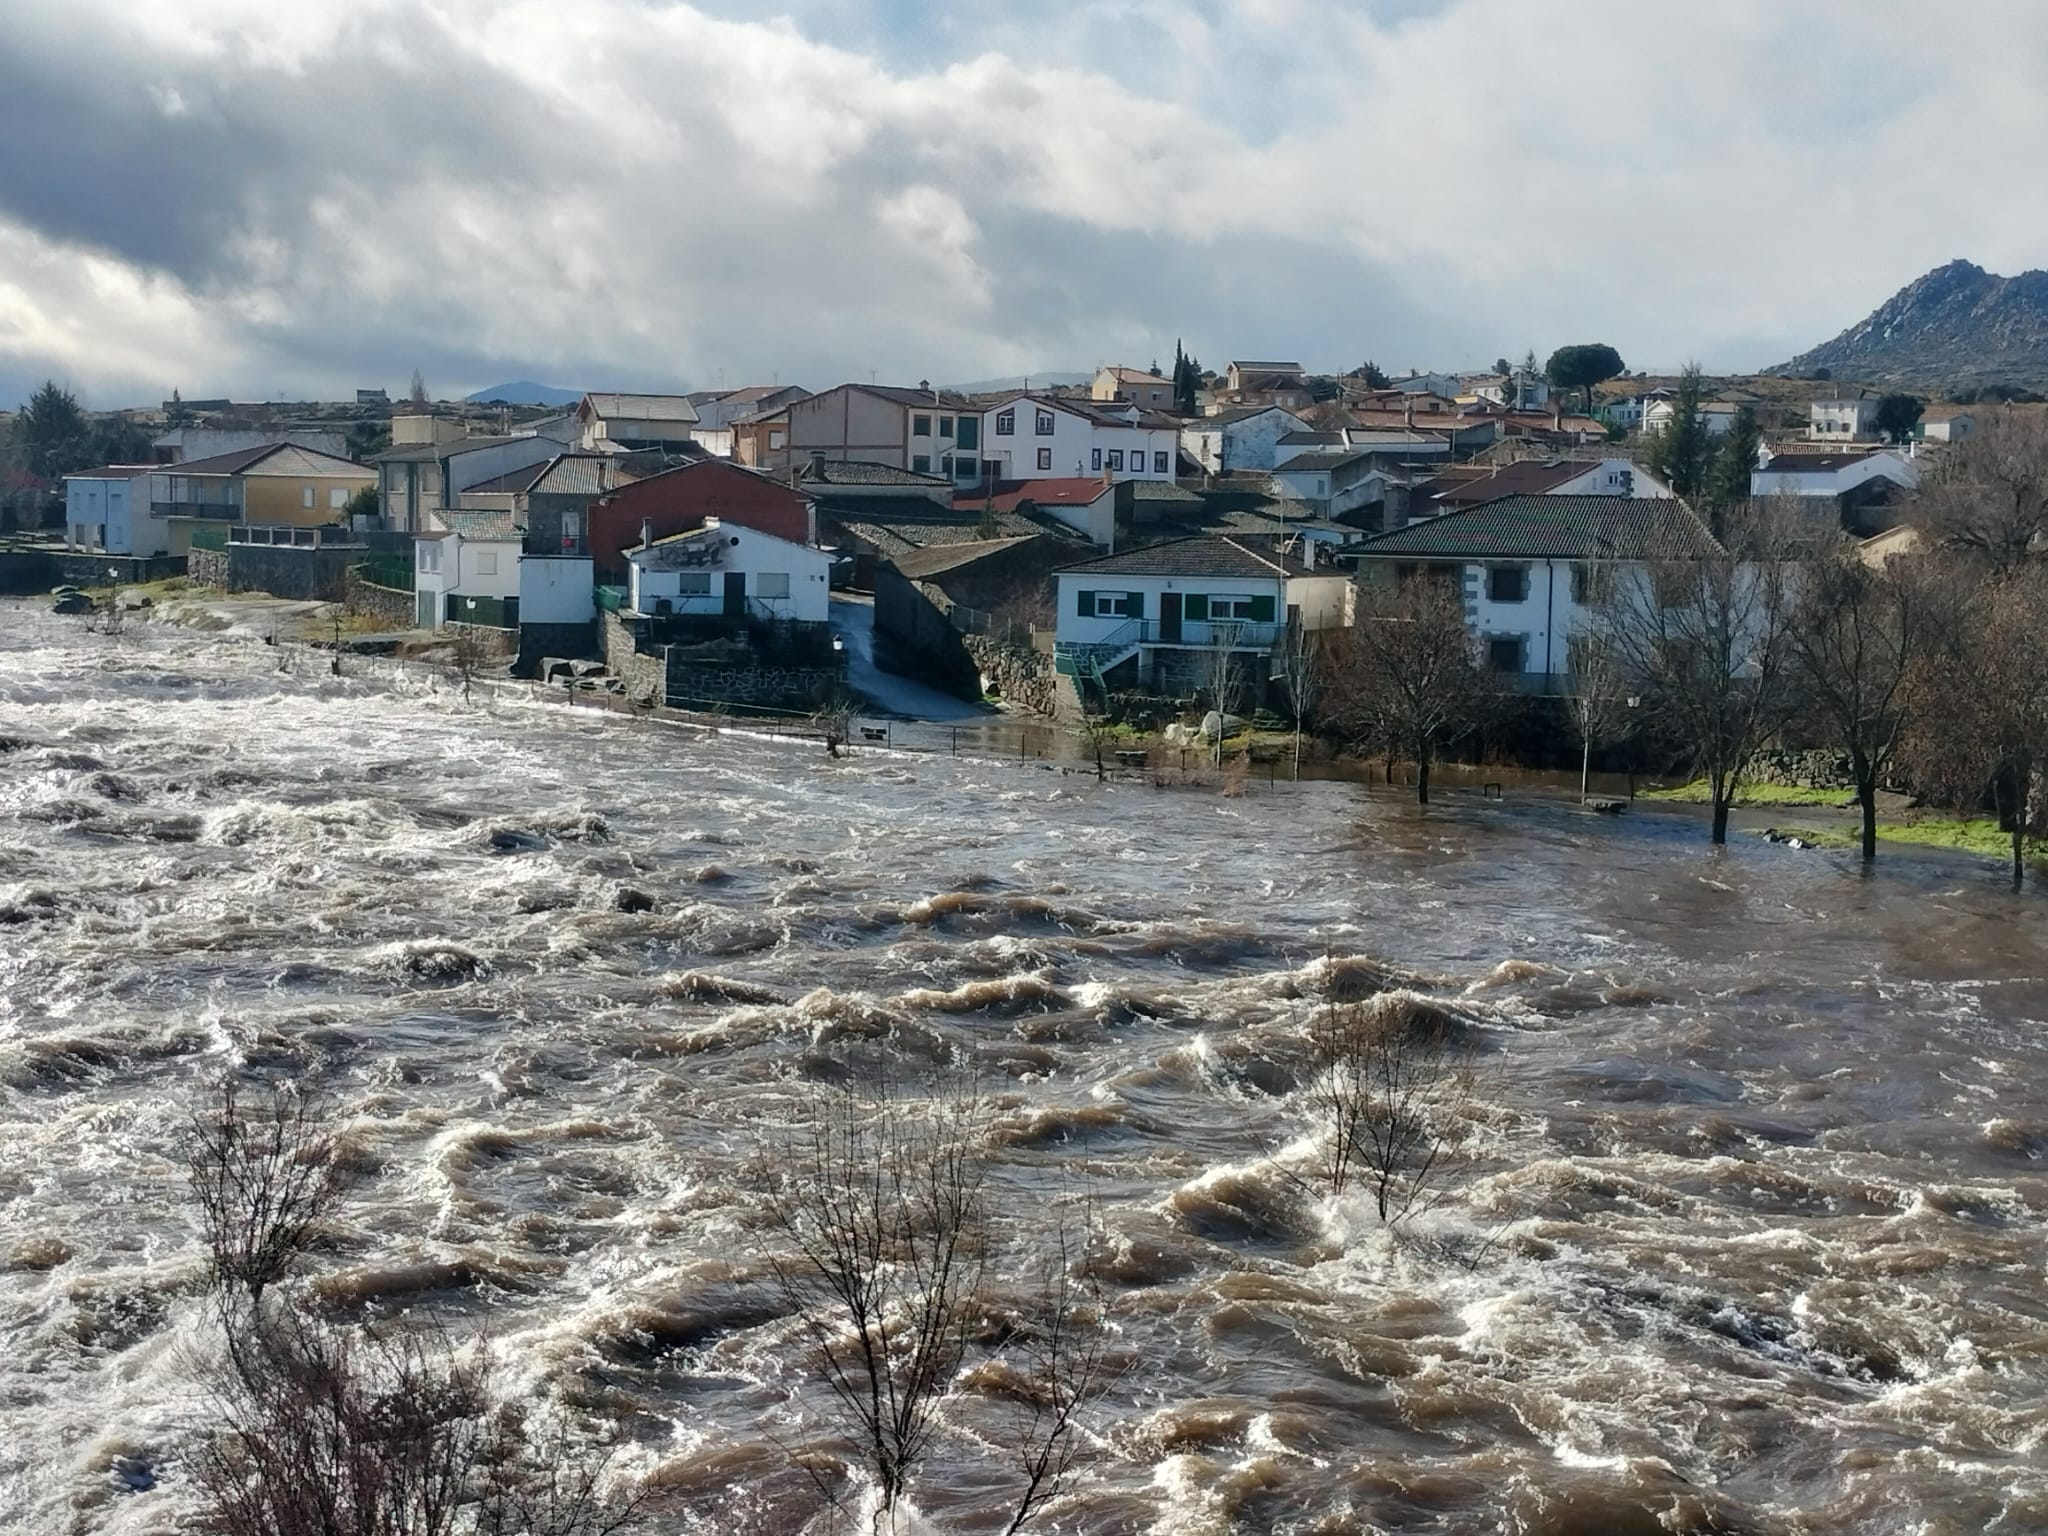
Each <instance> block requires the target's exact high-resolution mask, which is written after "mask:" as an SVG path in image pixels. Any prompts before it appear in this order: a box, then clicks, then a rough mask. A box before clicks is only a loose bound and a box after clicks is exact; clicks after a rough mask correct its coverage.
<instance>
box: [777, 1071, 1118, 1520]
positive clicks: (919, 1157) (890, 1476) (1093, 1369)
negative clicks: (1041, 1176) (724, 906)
mask: <svg viewBox="0 0 2048 1536" xmlns="http://www.w3.org/2000/svg"><path fill="white" fill-rule="evenodd" d="M799 1121H800V1123H799V1124H798V1125H797V1126H796V1127H795V1129H793V1130H792V1131H791V1133H790V1134H789V1135H788V1137H787V1138H786V1139H785V1141H784V1143H783V1145H782V1147H781V1149H780V1157H779V1159H778V1161H777V1166H776V1168H775V1170H774V1172H773V1173H772V1175H771V1177H770V1179H769V1181H768V1188H767V1209H768V1212H769V1215H770V1217H771V1219H772V1220H773V1222H774V1224H775V1226H776V1227H777V1228H778V1229H779V1231H780V1233H781V1235H782V1237H783V1238H784V1240H785V1242H786V1247H785V1248H784V1249H783V1250H782V1251H780V1252H778V1253H776V1254H774V1255H772V1256H771V1257H770V1260H769V1268H770V1273H771V1275H772V1277H773V1282H774V1285H775V1287H776V1289H777V1290H778V1291H779V1292H780V1295H781V1298H782V1301H783V1304H784V1305H785V1306H786V1307H787V1308H788V1310H789V1311H790V1312H791V1313H792V1314H793V1315H794V1316H795V1318H796V1319H797V1321H798V1324H799V1326H800V1328H801V1330H802V1336H803V1338H804V1340H805V1345H806V1354H807V1356H808V1359H809V1363H810V1365H811V1367H812V1368H813V1370H814V1371H815V1372H816V1373H817V1376H818V1378H819V1379H820V1380H821V1381H822V1382H823V1383H824V1385H825V1386H826V1387H827V1388H828V1389H829V1391H830V1395H831V1401H832V1403H833V1406H834V1410H835V1414H834V1417H835V1421H836V1426H837V1427H838V1428H839V1430H840V1431H841V1432H842V1433H843V1434H844V1435H845V1436H846V1438H847V1439H848V1440H849V1441H851V1442H852V1443H853V1445H854V1446H855V1447H856V1448H857V1449H856V1454H857V1456H858V1457H859V1460H860V1462H861V1465H862V1467H863V1470H864V1471H865V1472H866V1473H867V1475H868V1476H869V1477H870V1478H871V1479H872V1480H873V1484H874V1489H875V1494H876V1510H875V1524H876V1528H877V1529H893V1528H894V1520H895V1512H896V1511H897V1509H898V1507H899V1505H900V1503H901V1502H902V1500H903V1499H904V1497H905V1495H906V1494H907V1493H908V1491H909V1489H910V1487H911V1485H912V1482H913V1481H914V1479H915V1476H916V1473H917V1471H918V1468H919V1467H920V1465H921V1464H922V1463H923V1461H924V1460H925V1458H926V1456H927V1455H928V1453H929V1452H930V1450H931V1448H932V1444H933V1440H934V1438H935V1437H936V1436H937V1434H938V1433H939V1431H940V1428H941V1408H942V1406H943V1404H944V1403H945V1401H946V1399H947V1398H948V1397H949V1396H950V1395H951V1394H952V1393H953V1392H954V1391H955V1388H956V1384H957V1382H958V1381H959V1378H960V1376H961V1373H962V1370H963V1367H964V1366H965V1365H966V1364H967V1362H968V1360H969V1357H970V1355H973V1354H975V1353H977V1352H979V1351H984V1350H986V1349H987V1348H988V1347H989V1344H988V1342H987V1341H988V1335H989V1333H990V1313H991V1310H992V1301H991V1295H990V1282H991V1278H992V1240H991V1232H990V1215H991V1212H990V1196H989V1187H988V1178H989V1160H990V1153H989V1145H990V1143H989V1137H988V1128H987V1123H986V1114H985V1111H984V1109H983V1106H982V1104H981V1102H980V1101H979V1099H978V1098H976V1097H974V1096H973V1095H971V1094H967V1093H953V1094H941V1095H939V1096H937V1097H934V1098H930V1099H925V1100H919V1101H913V1100H909V1099H907V1098H905V1097H903V1096H901V1095H899V1094H897V1093H895V1092H894V1091H885V1092H883V1093H882V1094H881V1095H880V1096H878V1097H877V1098H874V1099H864V1098H862V1097H860V1096H858V1095H857V1094H856V1093H854V1092H853V1091H851V1090H845V1089H837V1088H819V1089H817V1090H814V1091H813V1093H812V1094H811V1095H810V1096H809V1098H808V1099H807V1100H806V1102H805V1105H804V1108H803V1111H802V1113H801V1115H800V1117H799ZM1071 1240H1072V1239H1071V1234H1069V1233H1067V1232H1065V1231H1063V1232H1062V1234H1061V1237H1060V1240H1059V1247H1058V1257H1057V1261H1056V1262H1055V1263H1054V1264H1053V1265H1052V1266H1051V1267H1050V1268H1049V1270H1048V1273H1047V1275H1046V1277H1045V1281H1044V1284H1043V1287H1042V1288H1041V1291H1040V1293H1039V1296H1038V1298H1037V1307H1036V1311H1035V1315H1034V1316H1033V1317H1032V1318H1031V1319H1030V1320H1029V1322H1028V1325H1025V1326H1022V1327H1020V1328H1018V1329H1016V1330H1014V1331H1013V1332H1012V1333H1011V1334H1010V1336H1009V1338H1008V1340H1007V1342H1010V1343H1012V1344H1014V1345H1015V1346H1016V1348H1017V1350H1018V1352H1019V1353H1020V1355H1021V1356H1022V1358H1023V1359H1024V1361H1025V1365H1024V1368H1023V1369H1022V1370H1013V1371H1012V1372H1011V1373H1009V1374H1008V1375H1007V1376H1006V1379H1007V1380H1009V1381H1010V1382H1011V1383H1012V1388H1013V1390H1012V1391H1011V1392H1010V1394H1009V1395H1010V1397H1011V1403H1012V1409H1013V1412H1012V1415H1011V1423H1010V1425H1009V1432H1008V1434H1007V1435H1005V1436H1004V1437H1003V1441H1004V1443H1003V1454H1004V1455H1005V1458H1006V1459H1008V1460H1010V1461H1011V1462H1012V1463H1013V1465H1014V1466H1015V1468H1016V1470H1017V1473H1018V1477H1019V1487H1018V1492H1017V1494H1016V1502H1015V1504H1014V1505H1012V1515H1011V1518H1010V1520H1009V1523H1008V1525H1007V1526H1006V1527H1005V1529H1006V1530H1007V1531H1011V1532H1014V1531H1017V1530H1020V1529H1022V1528H1023V1527H1024V1525H1025V1524H1026V1523H1027V1522H1028V1521H1030V1520H1031V1519H1032V1518H1033V1517H1034V1516H1036V1515H1037V1514H1038V1513H1039V1512H1040V1511H1042V1510H1043V1508H1044V1507H1045V1505H1046V1504H1047V1503H1049V1502H1050V1501H1051V1500H1052V1499H1054V1498H1055V1497H1057V1495H1058V1493H1059V1490H1060V1487H1061V1485H1062V1484H1063V1482H1064V1480H1065V1478H1066V1476H1067V1474H1068V1472H1069V1471H1070V1470H1071V1468H1072V1466H1073V1463H1074V1459H1075V1456H1076V1454H1077V1449H1078V1447H1077V1442H1076V1436H1075V1429H1076V1417H1077V1415H1078V1413H1079V1411H1080V1410H1081V1408H1082V1407H1083V1406H1084V1405H1085V1404H1086V1403H1087V1402H1088V1401H1089V1400H1090V1399H1091V1397H1092V1396H1093V1394H1094V1393H1095V1391H1096V1390H1097V1384H1098V1379H1099V1377H1098V1370H1097V1365H1098V1357H1097V1355H1096V1352H1095V1346H1094V1345H1093V1343H1092V1342H1091V1341H1089V1340H1088V1339H1087V1337H1086V1336H1085V1325H1084V1322H1083V1316H1082V1314H1083V1305H1082V1303H1083V1299H1084V1298H1083V1294H1082V1292H1081V1290H1080V1289H1079V1287H1078V1284H1077V1282H1076V1281H1074V1279H1073V1278H1072V1275H1073V1264H1072V1262H1071V1261H1072V1258H1073V1255H1072V1254H1071V1253H1070V1252H1069V1247H1068V1245H1069V1243H1070V1242H1071ZM803 1465H804V1467H805V1469H806V1471H809V1472H810V1473H811V1475H812V1476H813V1479H814V1481H816V1482H817V1485H818V1487H819V1489H820V1491H821V1492H822V1493H823V1494H824V1495H825V1497H826V1498H827V1499H829V1500H831V1501H832V1502H834V1503H838V1502H839V1496H838V1494H837V1492H836V1490H835V1489H834V1488H833V1486H831V1484H830V1483H828V1482H827V1481H826V1479H825V1477H824V1476H823V1474H822V1472H821V1471H820V1470H819V1468H818V1459H817V1458H815V1457H806V1458H804V1459H803Z"/></svg>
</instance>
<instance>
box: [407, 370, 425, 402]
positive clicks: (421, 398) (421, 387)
mask: <svg viewBox="0 0 2048 1536" xmlns="http://www.w3.org/2000/svg"><path fill="white" fill-rule="evenodd" d="M406 398H407V399H408V400H410V401H411V402H412V403H413V404H414V405H425V404H426V403H427V399H428V396H427V381H426V379H425V377H424V376H423V375H422V374H421V373H420V371H419V369H417V368H415V369H413V371H412V386H411V387H410V388H409V389H408V390H407V391H406Z"/></svg>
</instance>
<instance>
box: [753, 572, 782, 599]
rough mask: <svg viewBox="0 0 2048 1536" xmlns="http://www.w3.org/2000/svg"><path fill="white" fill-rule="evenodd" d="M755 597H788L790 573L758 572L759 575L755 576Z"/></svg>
mask: <svg viewBox="0 0 2048 1536" xmlns="http://www.w3.org/2000/svg"><path fill="white" fill-rule="evenodd" d="M754 596H756V597H787V596H789V572H787V571H760V572H757V573H756V574H755V576H754Z"/></svg>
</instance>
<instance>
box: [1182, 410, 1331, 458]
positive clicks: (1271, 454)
mask: <svg viewBox="0 0 2048 1536" xmlns="http://www.w3.org/2000/svg"><path fill="white" fill-rule="evenodd" d="M1307 430H1308V423H1307V422H1306V421H1304V420H1302V419H1301V417H1300V416H1298V415H1296V414H1295V413H1294V412H1293V411H1287V410H1282V409H1281V408H1280V407H1279V406H1276V405H1266V406H1256V405H1255V406H1245V407H1242V408H1240V409H1237V410H1229V411H1221V412H1218V413H1217V414H1215V415H1213V416H1204V417H1202V418H1201V419H1200V420H1197V421H1191V422H1188V423H1186V424H1185V425H1184V426H1182V428H1181V431H1180V446H1181V451H1182V452H1183V453H1185V454H1186V455H1187V456H1188V457H1189V458H1191V459H1193V460H1194V461H1195V462H1196V463H1197V464H1199V465H1200V466H1201V467H1202V468H1203V469H1205V470H1207V471H1209V472H1210V473H1211V474H1217V475H1220V474H1223V473H1225V472H1226V471H1228V470H1233V469H1271V468H1272V467H1273V466H1274V464H1275V463H1277V462H1278V460H1279V457H1280V455H1279V453H1278V452H1277V449H1278V445H1279V442H1280V439H1281V438H1283V437H1285V436H1287V435H1288V434H1289V433H1290V432H1305V431H1307Z"/></svg>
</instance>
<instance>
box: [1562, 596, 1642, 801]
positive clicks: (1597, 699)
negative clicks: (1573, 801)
mask: <svg viewBox="0 0 2048 1536" xmlns="http://www.w3.org/2000/svg"><path fill="white" fill-rule="evenodd" d="M1565 654H1566V655H1567V656H1568V657H1569V658H1570V661H1569V665H1570V667H1571V686H1572V691H1571V697H1570V700H1569V701H1568V702H1569V704H1570V707H1571V717H1572V729H1573V731H1574V733H1575V734H1576V735H1577V736H1578V738H1579V803H1580V804H1582V805H1583V804H1584V803H1585V800H1586V787H1587V784H1588V782H1589V781H1590V779H1591V777H1592V772H1593V749H1594V748H1595V747H1599V746H1605V745H1606V744H1607V743H1609V742H1612V741H1617V740H1619V739H1621V738H1622V737H1624V736H1626V735H1627V734H1628V731H1629V724H1630V721H1629V715H1630V712H1631V707H1632V705H1633V703H1634V696H1633V695H1631V694H1630V693H1629V691H1628V687H1629V683H1628V677H1627V675H1626V674H1625V673H1624V672H1623V670H1622V667H1621V663H1620V661H1619V660H1618V659H1617V658H1616V656H1615V654H1614V647H1613V644H1612V643H1611V642H1610V641H1609V640H1608V638H1607V637H1606V636H1605V635H1604V634H1602V633H1601V632H1600V631H1599V630H1597V629H1588V630H1580V631H1579V632H1577V633H1576V634H1574V635H1572V637H1571V638H1570V639H1569V640H1568V641H1566V642H1565Z"/></svg>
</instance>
